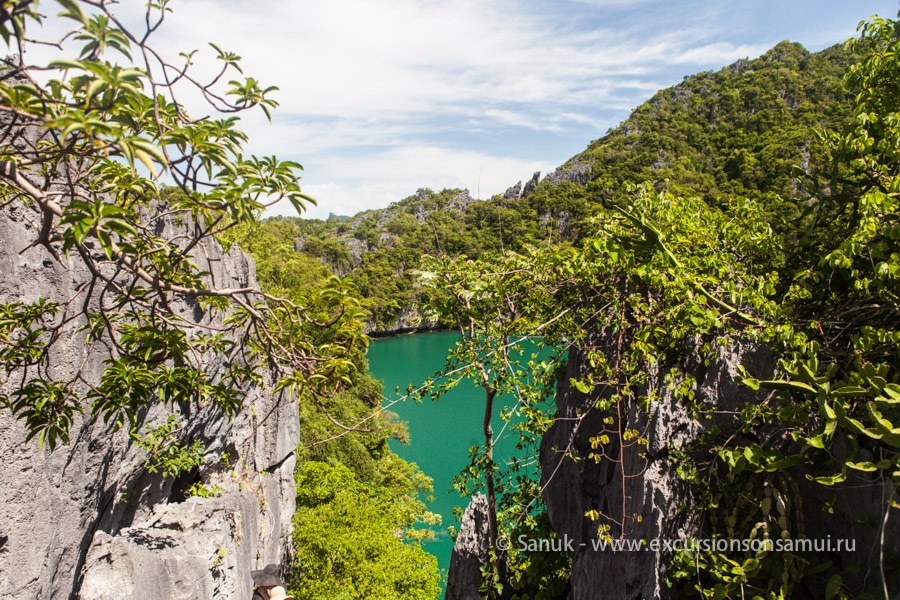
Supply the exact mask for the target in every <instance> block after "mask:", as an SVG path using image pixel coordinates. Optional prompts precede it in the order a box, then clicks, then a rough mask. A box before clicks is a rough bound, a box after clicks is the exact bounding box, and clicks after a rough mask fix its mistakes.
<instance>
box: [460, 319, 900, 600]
mask: <svg viewBox="0 0 900 600" xmlns="http://www.w3.org/2000/svg"><path fill="white" fill-rule="evenodd" d="M590 344H592V345H594V346H595V347H596V346H599V347H607V349H609V348H608V346H609V344H610V341H609V340H607V339H605V337H604V335H603V334H602V333H595V334H594V335H593V336H592V339H591V340H590ZM685 354H686V355H685V358H684V361H683V364H681V365H678V366H679V367H680V368H681V369H682V370H683V372H685V373H689V374H691V375H693V376H694V377H696V380H697V382H698V386H697V394H696V397H695V400H694V401H693V402H692V403H688V402H686V401H684V400H680V399H678V398H676V397H675V395H674V394H673V390H672V389H671V386H670V385H667V384H666V383H665V382H664V378H663V377H662V376H661V374H660V372H659V371H658V370H657V369H655V368H650V367H648V369H649V371H650V377H649V378H648V384H647V385H648V386H649V387H651V388H652V389H653V391H655V392H656V394H658V400H656V401H654V402H652V404H651V407H650V410H649V412H648V411H646V410H644V409H643V408H639V407H634V406H632V407H629V410H628V412H627V414H626V415H625V416H624V419H625V420H626V421H627V424H626V425H624V426H626V427H629V428H634V429H637V430H639V431H641V432H643V435H644V437H646V439H647V440H648V442H649V443H648V444H647V446H646V448H643V449H641V450H640V451H632V450H633V449H629V450H628V451H626V452H625V456H624V460H622V450H621V448H618V447H610V448H608V452H609V454H610V455H612V456H613V457H616V459H615V460H604V461H601V462H599V463H598V462H595V461H593V460H591V459H590V458H589V456H590V454H591V450H592V446H591V441H590V438H591V437H592V436H594V435H596V433H597V432H598V431H600V430H602V429H603V428H604V427H603V419H604V418H606V417H609V416H610V414H609V413H604V412H602V411H600V410H598V409H597V408H596V405H597V401H598V400H599V399H601V397H602V395H603V391H602V389H600V388H597V389H595V390H592V391H591V392H590V393H587V394H584V393H581V392H579V391H578V390H577V389H575V388H574V387H572V386H570V385H569V381H570V380H571V379H573V378H575V379H577V378H580V377H582V376H583V375H584V371H585V369H584V363H585V353H584V352H583V351H581V350H577V349H573V350H572V351H570V353H569V360H568V362H567V365H566V369H565V372H564V373H562V374H561V376H560V384H559V387H558V389H557V394H556V399H555V401H556V406H557V409H558V414H557V418H556V420H555V422H554V424H553V425H552V426H551V427H550V428H549V430H548V431H547V432H546V433H545V434H544V436H543V440H542V444H541V449H540V461H541V469H542V481H541V483H542V487H543V490H544V492H543V494H544V500H545V502H546V506H547V512H548V516H549V518H550V522H551V525H552V527H553V530H554V531H555V532H556V535H557V537H558V538H560V539H566V540H571V547H572V548H573V549H574V552H571V553H570V554H571V559H572V568H571V574H570V592H569V594H568V596H567V600H606V599H610V600H639V599H640V600H650V599H654V600H655V599H670V598H671V599H673V598H677V597H681V590H679V589H678V587H677V585H676V586H672V587H670V586H669V584H668V582H667V574H668V568H669V565H670V562H671V560H672V557H673V551H672V549H671V548H669V549H668V550H667V549H666V547H665V545H664V543H665V542H666V541H668V542H670V543H672V542H673V541H674V540H689V539H697V540H702V539H709V538H710V537H711V536H712V530H711V526H710V522H709V518H710V515H706V516H701V515H700V513H699V511H698V510H697V506H698V495H699V492H701V490H698V489H697V488H696V487H694V486H693V485H692V484H689V483H688V482H686V481H685V480H683V479H682V478H681V477H680V476H679V474H678V471H677V467H678V462H677V461H676V460H675V459H674V455H675V454H677V453H684V454H685V455H692V456H693V457H694V459H695V460H709V459H710V456H709V454H708V453H705V451H704V447H705V446H704V444H703V443H699V444H698V443H697V442H698V441H700V440H702V438H703V436H704V434H707V435H708V434H710V432H712V431H713V430H716V431H719V432H731V433H732V434H733V435H735V436H736V439H740V440H742V441H743V442H745V443H746V442H747V441H748V438H750V437H751V436H759V437H758V438H757V439H760V438H761V439H768V440H772V439H774V436H777V435H778V434H779V432H777V431H775V432H772V431H749V432H742V431H741V429H742V427H741V425H742V422H741V415H740V407H741V406H743V405H745V404H747V403H758V402H764V401H766V397H767V395H768V393H767V392H764V391H758V392H755V391H753V390H751V389H750V388H749V387H747V386H745V385H742V384H740V383H737V382H736V381H735V375H736V374H737V373H738V367H740V366H743V367H744V368H745V369H747V371H749V372H750V373H751V374H754V375H757V376H770V375H771V374H772V373H773V371H774V369H775V360H774V358H773V357H772V355H771V353H770V352H769V351H768V350H767V349H766V348H765V347H764V346H760V345H758V344H754V343H750V342H746V341H740V340H730V341H728V342H727V343H724V344H722V345H720V346H719V347H718V351H717V355H716V356H715V357H714V359H713V360H711V361H710V362H709V364H704V362H703V361H701V360H698V359H697V357H695V356H694V357H692V356H691V355H690V353H689V352H687V353H685ZM647 391H648V390H644V392H647ZM707 416H708V417H709V418H707ZM742 436H745V437H742ZM641 453H643V454H644V456H641ZM716 460H717V459H716ZM623 475H624V477H623ZM747 485H749V486H753V487H754V489H753V490H752V491H753V492H754V493H758V492H760V491H761V490H763V489H764V488H767V487H768V488H771V489H772V490H773V491H774V490H780V491H781V492H784V495H785V497H789V499H788V502H789V503H790V504H792V506H788V507H787V511H788V512H790V511H793V512H792V513H791V514H790V515H789V517H790V519H791V520H792V522H791V527H793V529H792V531H791V535H792V536H795V537H796V538H797V539H799V538H807V539H811V540H823V539H827V538H828V537H829V536H830V538H831V539H832V540H837V539H845V540H852V541H854V542H855V544H854V548H853V549H852V550H847V549H843V550H841V551H837V550H835V551H831V552H827V553H824V554H822V555H820V558H822V560H824V561H831V565H832V567H834V568H836V569H838V570H841V571H842V577H843V581H844V583H845V584H846V585H848V587H849V588H850V589H854V588H855V589H861V588H864V587H866V586H867V585H868V586H869V587H871V586H872V582H873V581H875V580H877V579H878V578H879V577H880V575H879V573H880V572H881V571H880V566H879V561H880V560H881V558H880V556H879V555H880V553H881V552H884V555H885V556H890V555H897V554H898V553H900V524H898V523H897V522H896V521H889V520H886V519H884V516H885V515H884V510H885V503H886V499H887V498H889V497H891V493H892V488H893V484H892V482H891V481H879V480H877V479H875V478H866V477H860V478H857V481H855V482H853V484H852V485H848V486H845V487H835V488H831V487H826V486H823V485H820V484H818V483H815V482H812V481H810V480H809V478H807V477H806V473H805V472H804V470H803V469H802V468H801V467H794V468H792V469H790V470H788V471H786V472H785V473H783V474H779V475H777V476H776V475H773V474H766V473H763V474H759V475H758V476H754V477H753V478H751V479H750V481H749V482H748V484H747ZM623 498H624V500H625V502H624V506H625V508H624V510H625V512H626V513H627V515H626V516H627V518H626V519H624V521H625V522H626V526H625V528H624V531H622V530H621V528H619V527H618V526H617V525H613V526H612V528H611V530H610V531H609V534H610V535H611V536H612V537H613V538H620V537H621V538H624V539H629V540H645V541H647V542H649V541H651V540H658V541H659V544H660V549H659V551H653V550H652V549H643V550H642V551H636V552H613V551H611V550H607V551H601V550H594V548H593V545H592V541H593V540H597V539H598V525H599V522H598V521H593V520H591V518H589V517H588V516H587V515H588V513H589V512H591V511H599V512H600V513H602V514H605V515H618V514H620V511H622V510H623ZM732 504H733V506H737V507H738V508H737V509H734V510H741V509H740V507H741V506H742V502H741V501H740V499H736V500H735V502H733V503H732ZM477 505H478V501H477V500H476V499H473V502H472V503H471V504H470V506H469V509H467V511H466V514H465V517H464V519H463V523H462V527H461V531H460V536H459V538H458V539H457V544H456V547H455V549H454V553H453V559H452V562H451V566H450V583H452V584H453V585H455V586H456V589H459V590H461V591H460V597H465V598H470V597H477V594H476V595H474V596H473V595H471V593H472V592H471V590H473V589H474V590H477V582H478V580H479V569H480V566H481V564H483V563H484V560H486V559H485V558H484V557H485V556H486V550H484V546H485V544H486V543H487V541H486V538H487V532H486V530H485V529H484V528H483V527H481V528H479V527H478V526H477V523H478V521H477V519H476V518H475V516H476V512H477V511H476V506H477ZM751 508H752V507H750V506H747V505H746V504H744V505H743V509H742V510H743V511H744V513H750V511H751ZM728 516H730V515H729V514H723V515H719V517H720V518H722V519H723V520H724V519H727V518H728ZM736 516H737V517H739V518H741V517H743V516H744V515H743V514H738V515H736ZM885 525H886V527H884V531H883V532H882V527H883V526H885ZM464 534H465V535H464ZM882 535H883V539H884V540H885V541H884V544H883V545H882V543H881V539H882ZM479 549H480V550H479ZM479 557H481V558H480V559H479ZM866 579H868V583H866V581H865V580H866ZM827 580H828V577H820V578H819V580H818V581H819V582H818V584H817V583H815V582H813V583H810V584H809V585H808V586H806V587H804V588H803V589H797V590H795V593H794V595H793V596H792V597H794V598H808V599H810V600H812V599H813V598H822V597H825V589H824V586H825V582H826V581H827ZM894 587H896V585H895V584H894V583H891V589H894ZM467 594H469V595H467ZM452 598H453V596H452V595H451V586H450V585H448V594H447V599H448V600H450V599H452ZM560 600H561V599H560Z"/></svg>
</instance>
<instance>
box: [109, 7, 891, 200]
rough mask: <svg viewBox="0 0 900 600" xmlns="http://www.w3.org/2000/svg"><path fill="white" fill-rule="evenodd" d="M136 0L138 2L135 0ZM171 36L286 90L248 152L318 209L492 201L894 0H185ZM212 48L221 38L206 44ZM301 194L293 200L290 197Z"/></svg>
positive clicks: (167, 31)
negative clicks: (691, 87)
mask: <svg viewBox="0 0 900 600" xmlns="http://www.w3.org/2000/svg"><path fill="white" fill-rule="evenodd" d="M135 1H136V0H124V1H123V6H126V5H128V4H129V3H132V2H135ZM172 8H173V10H174V12H173V14H172V16H171V17H170V18H169V19H168V21H167V24H166V26H165V27H164V29H162V30H161V31H160V32H159V33H158V34H157V37H158V41H157V45H158V46H161V47H163V48H164V49H167V50H175V49H177V50H186V49H191V48H203V47H205V43H206V42H215V43H217V44H219V45H220V46H223V47H225V48H228V49H230V50H233V51H235V52H237V53H238V54H240V55H241V56H242V57H243V60H244V71H245V73H247V74H248V75H252V76H255V77H257V78H258V79H260V80H262V82H263V83H264V84H266V85H277V86H279V87H280V88H281V91H280V92H279V93H278V95H277V96H276V98H277V99H278V100H279V102H280V103H281V108H280V109H279V110H278V111H277V112H276V113H275V117H274V123H273V124H271V125H269V124H268V123H267V122H266V121H265V119H263V118H261V116H260V115H256V116H248V117H244V119H243V120H242V127H243V129H244V130H245V131H247V132H248V133H249V135H250V137H251V140H252V142H251V147H250V149H251V151H253V152H255V153H258V154H266V155H268V154H277V155H278V156H279V157H280V158H284V159H291V160H296V161H298V162H300V163H301V164H303V165H304V167H305V173H304V176H303V182H304V190H305V191H307V192H308V193H311V194H312V195H314V196H315V197H316V198H317V199H318V201H319V206H318V207H313V208H312V209H311V210H310V211H309V213H308V214H307V216H313V217H325V216H327V215H328V213H329V212H335V213H338V214H351V213H355V212H357V211H360V210H364V209H366V208H376V207H383V206H386V205H387V204H389V203H390V202H393V201H396V200H399V199H401V198H403V197H405V196H408V195H410V194H413V193H414V192H415V191H416V190H417V189H418V188H422V187H430V188H432V189H435V190H438V189H442V188H444V187H459V188H468V189H469V190H470V192H471V193H472V195H473V196H474V195H479V196H480V197H482V198H485V197H489V196H490V195H492V194H495V193H499V192H502V191H503V190H504V189H506V188H507V187H509V186H511V185H513V184H515V183H516V182H517V181H519V180H527V179H528V178H530V177H531V174H532V173H533V172H534V171H538V170H539V171H542V172H543V173H544V174H546V173H547V172H548V171H551V170H553V169H554V168H555V167H556V166H558V165H560V164H561V163H563V162H565V160H567V159H568V158H570V157H571V156H573V155H575V154H577V153H578V152H580V151H581V150H583V149H584V148H585V147H586V146H587V144H588V143H589V142H590V141H592V140H594V139H597V138H599V137H601V136H603V135H604V133H605V132H606V131H607V130H608V129H609V128H611V127H614V126H615V125H616V124H618V123H619V122H621V121H622V120H623V119H625V118H626V117H627V116H628V114H629V112H630V111H631V110H632V109H633V108H635V107H636V106H638V105H639V104H641V103H642V102H643V101H645V100H646V99H647V98H649V97H650V96H651V95H653V93H654V92H655V91H656V90H658V89H661V88H665V87H668V86H671V85H674V84H676V83H678V82H679V81H681V80H682V78H683V77H684V76H686V75H690V74H693V73H697V72H700V71H704V70H717V69H720V68H722V67H724V66H726V65H728V64H730V63H732V62H734V61H735V60H737V59H739V58H745V57H749V58H753V57H756V56H759V55H760V54H762V53H763V52H765V51H766V50H767V49H769V48H770V47H772V46H773V45H775V44H776V43H778V42H779V41H781V40H785V39H788V40H792V41H796V42H800V43H802V44H803V45H804V46H806V47H807V48H808V49H810V50H820V49H822V48H824V47H827V46H830V45H832V44H835V43H838V42H841V41H844V40H846V39H847V38H849V37H851V36H852V35H854V32H855V30H856V26H857V24H858V23H859V21H860V20H862V19H865V18H867V17H868V16H869V15H872V14H878V15H880V16H883V17H889V18H895V17H896V16H897V10H898V2H897V0H779V1H774V0H771V1H770V0H743V1H741V2H729V1H725V0H580V1H574V0H559V1H550V0H254V1H253V2H249V1H247V0H174V1H173V2H172ZM207 49H208V47H207ZM287 208H288V207H285V210H287Z"/></svg>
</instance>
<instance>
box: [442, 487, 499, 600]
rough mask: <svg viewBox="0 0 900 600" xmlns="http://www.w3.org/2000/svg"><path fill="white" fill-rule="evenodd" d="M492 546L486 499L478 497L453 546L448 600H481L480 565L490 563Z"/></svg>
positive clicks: (467, 512) (469, 510)
mask: <svg viewBox="0 0 900 600" xmlns="http://www.w3.org/2000/svg"><path fill="white" fill-rule="evenodd" d="M489 546H490V536H489V533H488V515H487V498H486V497H485V496H484V494H475V495H474V496H472V499H471V500H470V501H469V506H467V507H466V512H465V513H463V518H462V522H461V523H460V526H459V535H458V536H457V537H456V544H454V546H453V554H452V555H451V557H450V571H449V573H448V574H447V591H446V593H445V594H444V599H445V600H481V594H479V593H478V586H479V585H480V583H481V565H483V564H485V563H486V562H487V560H488V552H489V551H490V547H489Z"/></svg>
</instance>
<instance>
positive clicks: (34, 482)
mask: <svg viewBox="0 0 900 600" xmlns="http://www.w3.org/2000/svg"><path fill="white" fill-rule="evenodd" d="M2 210H3V212H2V214H0V239H3V241H4V242H3V244H2V246H0V299H2V301H3V302H12V301H21V302H26V303H28V302H33V301H35V300H37V299H38V298H47V299H49V300H56V301H60V302H65V301H66V300H67V299H70V298H73V297H78V295H79V294H83V293H84V292H85V284H86V282H87V281H88V280H89V277H88V273H86V272H85V270H84V269H83V268H80V267H79V265H80V264H81V263H80V262H79V261H77V260H72V261H68V262H66V261H65V259H63V262H60V261H57V260H56V259H55V258H54V256H53V255H52V254H51V253H50V252H49V251H48V250H47V249H45V248H43V247H42V246H40V245H33V244H31V241H32V240H33V238H34V227H35V225H34V223H39V222H40V220H39V219H37V218H36V215H35V214H34V213H33V212H31V211H29V210H27V209H24V208H22V207H20V206H14V205H8V206H6V207H5V208H3V209H2ZM161 227H163V228H165V229H167V231H165V232H164V231H162V230H161V231H160V232H159V234H160V235H165V234H172V233H173V231H174V230H173V229H172V228H175V227H176V225H175V224H174V223H173V222H172V221H171V220H169V221H166V222H165V224H164V225H161ZM179 227H184V225H180V226H179ZM194 260H195V261H196V262H197V264H198V266H200V269H201V270H208V271H209V273H210V275H209V277H210V278H211V279H212V281H213V282H214V283H215V284H216V285H217V286H223V287H224V286H234V287H243V286H248V285H249V286H252V285H255V284H256V281H255V267H254V264H253V261H252V259H250V258H249V257H248V256H246V255H245V254H243V253H241V252H240V251H239V250H238V249H237V248H236V247H233V248H232V249H231V250H230V251H229V252H228V253H224V252H223V251H222V249H221V248H220V247H219V246H218V245H217V244H215V243H214V242H211V241H206V242H202V245H201V246H200V247H198V248H197V249H196V252H195V253H194ZM63 263H65V264H63ZM176 310H178V311H179V312H182V313H184V314H190V315H192V318H195V317H198V315H199V318H200V319H201V321H204V322H206V323H215V322H216V319H217V317H214V316H213V315H207V314H205V313H203V310H202V309H201V308H200V307H199V306H198V305H196V304H193V303H188V302H183V303H181V304H178V305H177V306H176ZM82 325H83V322H82V321H80V320H79V319H77V318H76V319H75V320H73V321H72V322H71V323H70V324H69V326H67V328H66V330H65V335H63V336H61V337H60V339H59V341H58V343H57V344H56V345H55V347H54V350H53V354H52V356H51V369H52V371H53V376H54V377H55V378H59V379H64V378H65V377H66V376H67V375H68V374H71V373H73V372H74V371H75V369H76V367H77V366H79V365H82V364H84V365H86V367H85V373H86V379H89V378H91V377H95V376H97V374H98V373H99V372H100V370H101V369H102V368H103V365H102V363H101V359H102V355H101V354H100V353H99V352H94V351H92V349H91V347H88V346H86V345H85V338H84V334H83V333H80V334H79V333H78V328H79V327H81V326H82ZM225 366H227V365H221V366H220V368H224V367H225ZM211 368H212V369H214V370H215V369H216V368H217V367H216V366H215V365H212V366H211ZM8 386H9V384H7V387H6V389H5V390H4V391H5V392H7V393H8V392H10V389H9V388H8ZM84 408H85V414H84V416H82V417H80V419H79V420H78V421H76V422H75V423H74V425H73V426H72V427H71V430H70V431H71V434H70V443H69V444H67V445H64V446H63V445H60V446H58V447H57V448H56V449H55V450H54V451H52V452H51V451H49V450H48V449H41V448H40V447H39V446H38V444H37V442H36V441H35V440H32V441H30V442H25V441H24V440H25V436H26V432H25V429H24V427H23V425H22V424H21V423H20V422H19V421H16V420H14V419H13V418H12V417H11V416H10V414H9V412H8V411H7V410H0V456H3V460H0V598H2V599H4V600H5V599H10V600H12V599H16V600H32V599H34V600H38V599H40V600H47V599H51V600H54V599H66V598H80V599H83V600H100V599H108V600H112V599H120V598H126V597H132V598H148V599H149V598H249V595H250V591H251V589H252V586H251V583H250V571H251V570H253V569H258V568H262V566H264V565H266V564H268V563H273V562H274V563H279V562H281V559H282V557H283V555H284V553H285V551H286V541H287V540H288V539H289V532H290V520H291V516H292V515H293V512H294V496H295V489H294V483H293V466H294V451H295V448H296V445H297V443H298V441H299V418H298V412H297V406H296V402H294V401H292V400H291V399H290V398H289V397H286V396H279V395H273V394H272V393H271V392H270V390H269V389H268V388H267V387H266V385H263V386H255V385H248V386H247V387H246V388H245V389H244V398H243V410H242V411H241V412H240V413H239V414H237V415H236V416H234V417H233V418H232V419H230V420H229V419H227V418H226V417H224V416H223V415H222V414H221V413H220V412H218V411H217V410H214V409H213V408H212V407H206V408H201V407H198V406H196V405H189V406H181V407H180V409H178V410H180V418H181V420H182V423H183V436H184V438H185V439H191V440H194V439H199V440H201V441H202V442H203V443H204V444H205V446H206V451H205V459H204V462H203V464H202V465H201V466H200V467H199V469H195V470H194V471H192V472H191V473H188V474H186V475H185V476H183V477H181V478H179V479H172V478H164V477H162V476H161V475H160V474H158V473H157V474H153V473H149V472H148V471H147V470H146V469H145V468H144V467H143V466H142V462H143V460H144V458H145V456H146V455H145V452H144V451H143V450H141V449H140V448H138V447H136V446H135V445H134V444H133V442H132V440H131V438H130V437H129V435H128V432H127V431H126V430H124V429H118V430H117V429H116V428H115V427H114V425H113V424H112V423H110V424H105V423H104V422H103V421H102V420H99V419H93V418H90V417H89V416H87V415H89V408H88V407H84ZM166 416H167V415H166V414H164V411H163V409H162V408H153V409H151V410H149V411H148V412H147V413H146V414H144V415H143V418H142V425H143V426H144V427H145V428H146V427H151V426H153V425H154V424H159V423H161V422H163V421H164V420H165V418H166ZM126 429H127V428H126ZM223 455H225V456H226V458H224V459H223V458H222V456H223ZM197 482H200V483H203V484H205V486H206V487H205V489H206V490H207V491H208V492H211V496H210V497H207V498H199V497H188V495H187V494H186V490H187V488H188V487H189V486H190V485H191V484H193V483H197Z"/></svg>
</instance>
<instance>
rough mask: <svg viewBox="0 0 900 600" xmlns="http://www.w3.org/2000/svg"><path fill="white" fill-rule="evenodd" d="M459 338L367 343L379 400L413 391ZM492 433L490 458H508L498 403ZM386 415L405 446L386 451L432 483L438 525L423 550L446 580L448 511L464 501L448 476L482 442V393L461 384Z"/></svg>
mask: <svg viewBox="0 0 900 600" xmlns="http://www.w3.org/2000/svg"><path fill="white" fill-rule="evenodd" d="M458 339H459V335H458V334H456V333H449V332H444V333H427V334H416V335H403V336H394V337H390V338H385V339H379V340H375V341H373V342H372V343H371V344H370V345H369V352H368V359H369V370H370V371H371V372H372V374H373V375H374V376H375V378H376V379H381V380H383V382H384V394H385V402H386V403H387V402H390V401H392V400H394V399H396V398H397V397H398V394H397V393H395V391H394V390H395V388H397V387H399V388H400V391H401V394H402V393H405V390H406V387H407V385H413V386H415V387H418V386H419V385H420V384H421V383H422V382H423V381H425V380H426V379H427V378H428V377H429V376H430V375H432V374H433V373H434V372H435V371H437V370H440V369H441V368H442V367H443V366H444V362H445V360H446V357H447V352H448V350H449V349H450V348H451V347H452V346H453V344H455V343H456V341H457V340H458ZM494 404H495V405H494V413H495V418H494V421H493V423H494V425H493V427H494V432H495V436H497V441H496V444H495V454H494V456H495V459H501V457H505V456H511V455H512V454H513V452H514V450H515V443H516V439H515V435H514V433H513V432H511V431H509V430H506V431H504V432H503V433H502V434H501V433H499V432H500V431H501V428H502V427H503V423H502V421H501V420H500V419H499V418H498V417H497V416H496V415H498V414H499V412H500V408H501V402H495V403H494ZM390 410H391V411H393V412H395V413H397V414H398V415H399V416H400V420H401V421H405V422H407V423H408V429H409V435H410V443H409V444H408V445H404V444H401V443H399V442H397V441H396V440H392V441H391V449H392V450H393V451H394V452H396V453H397V454H398V455H400V456H401V457H402V458H404V459H406V460H407V461H410V462H414V463H416V464H417V465H418V466H419V468H420V469H422V471H423V472H424V473H425V474H426V475H428V476H429V477H431V478H433V479H434V502H432V503H430V504H429V507H428V509H429V510H430V511H431V512H434V513H437V514H440V515H441V517H442V518H443V523H442V525H441V527H440V529H439V531H438V535H437V536H436V537H435V540H434V541H431V542H427V543H426V544H425V550H427V551H428V552H430V553H432V554H434V555H435V556H437V559H438V567H439V568H440V569H441V570H442V572H443V573H444V576H445V577H446V570H447V569H448V568H449V566H450V553H451V551H452V550H453V543H452V541H451V540H450V536H449V535H448V534H447V527H448V526H451V525H452V526H458V522H457V520H456V518H455V517H454V516H453V508H454V507H455V506H462V507H463V508H465V504H466V502H467V499H464V498H460V497H459V495H457V493H456V492H455V491H452V490H451V482H452V480H453V476H454V475H456V474H458V473H459V472H460V471H461V470H462V469H463V468H464V467H465V466H466V465H468V463H469V448H471V447H472V446H475V445H479V444H482V443H483V442H484V435H483V433H482V429H481V425H482V417H483V414H484V390H482V389H480V388H476V387H475V386H474V385H472V384H470V383H468V382H463V383H461V384H460V385H459V386H458V387H457V388H455V389H454V390H453V391H451V392H449V393H448V394H446V395H445V396H443V397H442V398H441V399H440V400H438V401H437V402H435V401H432V400H424V401H423V402H422V403H415V402H412V401H402V402H397V403H396V404H394V405H393V406H392V407H391V408H390Z"/></svg>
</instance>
